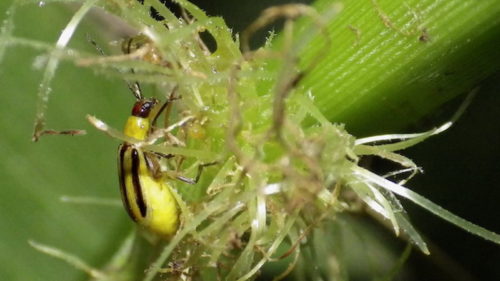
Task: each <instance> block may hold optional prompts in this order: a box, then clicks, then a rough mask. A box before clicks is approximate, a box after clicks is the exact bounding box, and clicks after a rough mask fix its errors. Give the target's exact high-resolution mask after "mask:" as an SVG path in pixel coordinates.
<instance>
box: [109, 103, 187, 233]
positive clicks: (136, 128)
mask: <svg viewBox="0 0 500 281" xmlns="http://www.w3.org/2000/svg"><path fill="white" fill-rule="evenodd" d="M167 103H168V102H166V103H165V104H164V105H163V106H161V107H160V105H159V102H158V100H156V99H144V98H139V99H138V100H137V101H136V103H135V104H134V106H133V108H132V113H131V116H130V117H128V119H127V122H126V123H125V127H124V134H125V135H126V136H128V137H131V138H134V139H137V140H139V141H145V140H146V138H147V137H148V136H149V134H150V133H151V130H152V126H153V123H154V121H155V119H156V118H157V117H158V115H159V114H161V112H162V111H163V109H164V108H165V107H166V105H167ZM159 157H163V156H159V155H157V154H155V153H152V152H148V151H144V150H143V149H142V148H141V146H140V143H139V144H134V143H129V142H124V143H122V144H121V145H120V146H119V147H118V178H119V182H120V193H121V198H122V202H123V205H124V207H125V209H126V211H127V213H128V214H129V216H130V217H131V218H132V219H133V220H134V221H135V222H137V223H138V224H139V225H141V226H143V227H144V228H146V229H147V230H149V231H151V232H153V233H156V234H158V235H160V236H161V237H164V238H169V237H171V236H172V235H173V234H175V232H176V231H177V229H178V226H179V211H178V206H177V202H176V199H175V197H174V196H173V195H172V186H171V185H170V184H169V182H168V176H167V175H166V174H165V173H163V172H162V171H161V168H160V159H159Z"/></svg>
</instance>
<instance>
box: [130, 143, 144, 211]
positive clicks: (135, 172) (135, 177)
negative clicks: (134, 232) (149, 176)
mask: <svg viewBox="0 0 500 281" xmlns="http://www.w3.org/2000/svg"><path fill="white" fill-rule="evenodd" d="M140 161H141V159H139V152H137V149H135V148H132V185H133V186H134V193H135V198H136V199H135V202H136V203H137V206H138V207H139V211H140V212H141V216H142V217H143V218H144V217H146V211H147V207H146V203H145V202H144V198H143V197H142V188H141V181H140V179H139V169H140Z"/></svg>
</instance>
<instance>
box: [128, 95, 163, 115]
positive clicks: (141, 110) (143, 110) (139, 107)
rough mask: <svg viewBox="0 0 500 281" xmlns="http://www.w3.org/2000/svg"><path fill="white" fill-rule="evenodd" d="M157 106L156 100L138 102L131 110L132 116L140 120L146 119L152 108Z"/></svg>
mask: <svg viewBox="0 0 500 281" xmlns="http://www.w3.org/2000/svg"><path fill="white" fill-rule="evenodd" d="M157 104H158V100H156V99H144V100H138V101H137V102H136V103H135V104H134V107H133V108H132V115H133V116H136V117H141V118H148V117H149V115H150V114H151V111H152V110H153V108H154V107H155V106H156V105H157Z"/></svg>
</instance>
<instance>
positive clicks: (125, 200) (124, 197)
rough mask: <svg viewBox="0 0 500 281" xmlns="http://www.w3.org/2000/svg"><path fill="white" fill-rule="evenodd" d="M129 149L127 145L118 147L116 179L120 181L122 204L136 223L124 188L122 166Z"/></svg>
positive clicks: (123, 168)
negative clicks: (117, 173)
mask: <svg viewBox="0 0 500 281" xmlns="http://www.w3.org/2000/svg"><path fill="white" fill-rule="evenodd" d="M128 148H129V146H128V145H126V144H123V145H121V146H120V152H119V153H120V154H119V162H118V169H119V171H120V173H119V175H118V179H119V181H120V193H121V194H122V201H123V204H124V205H125V210H126V211H127V213H128V215H129V216H130V217H131V218H132V219H133V220H134V221H137V219H136V217H135V216H134V213H133V212H132V208H130V201H129V198H128V194H127V189H126V187H125V178H124V177H125V167H124V165H123V159H124V158H125V152H126V151H127V149H128Z"/></svg>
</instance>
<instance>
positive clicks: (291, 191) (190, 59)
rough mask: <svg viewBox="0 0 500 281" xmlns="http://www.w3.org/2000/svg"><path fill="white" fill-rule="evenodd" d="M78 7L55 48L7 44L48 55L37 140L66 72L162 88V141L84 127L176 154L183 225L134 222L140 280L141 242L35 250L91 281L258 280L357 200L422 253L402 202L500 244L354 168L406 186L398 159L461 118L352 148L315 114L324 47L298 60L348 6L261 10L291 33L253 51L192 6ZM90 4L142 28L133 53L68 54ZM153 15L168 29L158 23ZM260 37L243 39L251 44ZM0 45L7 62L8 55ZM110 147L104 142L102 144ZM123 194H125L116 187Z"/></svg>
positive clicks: (172, 174)
mask: <svg viewBox="0 0 500 281" xmlns="http://www.w3.org/2000/svg"><path fill="white" fill-rule="evenodd" d="M82 2H83V5H82V6H81V7H80V8H79V10H78V11H77V12H76V13H75V14H74V16H73V18H72V19H71V21H70V23H69V24H68V25H67V27H66V28H65V29H64V30H63V32H62V34H61V36H60V38H59V40H58V42H57V45H56V47H55V48H53V47H51V46H49V45H47V44H43V43H39V44H38V45H37V44H35V43H36V42H28V43H26V42H24V41H21V40H20V39H16V38H11V39H10V41H9V43H10V44H26V45H29V46H32V47H35V48H41V49H46V50H48V53H47V61H46V67H45V74H44V78H43V81H42V84H41V87H40V92H39V105H38V114H37V119H36V124H35V137H36V138H39V137H40V136H41V135H43V134H44V133H55V132H53V131H47V130H45V125H46V124H45V117H44V116H45V113H46V112H47V111H49V112H50V107H49V108H47V100H48V97H49V92H50V82H51V79H52V77H53V76H54V75H55V74H54V72H55V69H56V68H57V65H58V63H59V61H60V60H71V61H74V62H75V63H76V64H78V65H80V66H83V67H90V68H92V69H94V70H95V71H96V73H104V74H106V75H109V76H114V77H117V78H119V79H124V80H126V81H129V83H133V82H135V81H138V82H139V83H140V84H141V85H146V84H153V85H155V86H156V89H157V90H156V92H155V95H156V97H157V98H158V99H160V100H162V101H166V100H169V101H170V105H169V110H167V112H166V113H165V114H164V115H165V118H159V120H158V122H157V124H156V127H155V130H154V131H153V132H151V134H149V135H148V136H147V138H145V139H144V140H137V139H134V138H131V136H130V135H128V136H127V135H125V134H123V133H121V130H120V129H114V128H112V127H110V126H109V125H107V123H106V120H101V119H99V117H98V116H97V117H94V116H90V115H89V116H88V120H89V122H91V124H93V125H94V126H95V127H96V129H98V130H102V131H104V132H105V133H107V134H108V135H110V136H111V137H113V138H116V139H119V140H120V141H122V142H127V143H131V144H134V145H135V146H137V147H140V148H141V150H142V151H147V152H150V153H156V154H157V155H158V154H161V155H170V156H169V157H165V158H158V159H160V160H159V162H160V164H161V169H162V171H163V172H164V173H165V174H166V175H168V177H164V180H165V181H167V182H168V185H164V186H163V188H171V190H170V191H171V192H172V194H173V196H174V197H175V201H176V204H177V208H178V213H179V215H178V216H179V222H180V224H179V227H178V230H177V232H176V233H175V235H173V237H171V238H170V239H168V241H165V240H162V239H161V238H160V239H158V238H157V237H155V235H154V233H153V234H152V235H151V234H149V233H147V230H146V231H144V229H143V228H142V226H141V225H140V223H139V225H138V228H139V230H140V231H139V233H140V234H141V235H145V236H148V239H149V240H150V241H151V243H152V244H154V245H155V247H156V248H157V249H158V251H157V252H156V253H157V254H156V255H155V256H154V257H153V258H151V259H149V260H148V262H147V264H146V267H145V268H140V269H139V270H137V271H136V272H132V271H131V270H130V268H135V265H132V264H131V263H132V262H133V261H134V259H133V258H130V259H128V258H129V257H131V256H133V255H134V254H137V253H136V251H134V250H133V249H134V247H135V246H134V243H137V239H139V238H136V237H134V236H131V237H130V238H129V239H128V240H127V241H126V242H125V243H124V245H123V246H122V248H121V249H120V251H118V252H117V255H116V256H115V257H114V258H113V259H111V260H110V262H109V264H108V266H107V267H104V268H102V269H94V268H92V267H90V266H88V265H86V263H85V262H83V261H81V260H80V259H79V258H77V257H76V256H73V255H71V254H67V253H63V252H61V251H59V250H57V249H55V248H52V247H49V246H45V245H42V244H39V243H37V242H31V244H32V245H33V246H34V247H35V248H37V249H39V250H41V251H43V252H46V253H48V254H50V255H53V256H57V257H60V258H62V259H64V260H66V261H67V262H69V263H71V264H73V265H74V266H76V267H78V268H80V269H82V270H84V271H86V272H87V273H89V275H90V276H91V277H92V278H94V279H95V280H147V281H149V280H178V278H181V279H182V280H250V279H253V278H255V277H256V276H257V275H258V273H259V271H260V270H261V268H262V266H263V265H264V264H266V263H267V262H270V261H273V260H276V259H280V258H282V257H291V258H288V259H287V262H288V263H289V266H288V267H287V268H286V270H285V272H283V276H284V275H286V274H287V273H289V271H291V270H293V267H294V264H295V263H296V262H297V261H298V260H299V259H300V257H301V246H300V244H301V243H303V242H305V241H307V240H308V239H309V236H310V234H311V233H312V232H314V231H315V229H316V228H321V226H322V224H324V223H325V222H327V221H332V220H335V219H336V216H337V214H340V213H342V212H349V211H351V210H352V209H353V208H354V207H353V206H354V205H357V204H359V201H360V200H361V201H363V202H364V203H365V204H366V205H367V206H368V207H369V208H371V209H372V210H373V211H375V212H376V213H378V214H379V215H380V216H381V217H383V218H384V219H386V220H387V221H388V222H390V225H391V226H392V228H393V230H394V232H395V234H396V235H399V234H400V233H404V234H405V237H407V238H408V240H409V241H411V242H412V243H413V244H414V245H415V246H416V247H418V248H419V249H420V250H421V251H422V252H424V253H428V249H427V246H426V244H425V242H424V241H423V239H422V238H421V237H420V235H419V234H418V232H417V231H416V230H415V229H414V228H413V226H412V225H411V223H410V222H409V220H408V217H407V215H406V214H405V213H404V210H403V208H402V206H401V204H400V203H399V201H398V199H397V198H396V196H395V195H399V196H402V197H405V198H407V199H409V200H411V201H413V202H414V203H416V204H418V205H420V206H422V207H424V208H426V209H427V210H429V211H430V212H433V213H435V214H436V215H438V216H441V217H442V218H443V219H445V220H448V221H450V222H451V223H454V224H456V225H458V226H460V227H462V228H464V229H466V230H468V231H470V232H472V233H474V234H477V235H479V236H482V237H483V238H485V239H489V240H491V241H494V242H496V243H500V237H499V235H497V234H494V233H491V232H488V231H487V230H485V229H483V228H481V227H479V226H476V225H474V224H472V223H469V222H467V221H465V220H463V219H461V218H459V217H457V216H454V215H453V214H451V213H449V212H447V211H446V210H444V209H442V208H440V207H439V206H437V205H435V204H433V203H432V202H430V201H428V200H427V199H425V198H423V197H421V196H419V195H418V194H416V193H414V192H412V191H411V190H409V189H407V188H405V187H404V186H403V185H402V184H403V183H404V182H406V181H404V182H399V183H396V182H392V181H390V180H389V179H388V178H390V176H391V175H389V176H381V175H377V174H375V173H373V172H371V171H370V170H369V169H367V168H363V167H361V166H359V160H360V158H361V157H364V156H367V155H376V156H379V157H381V158H385V159H387V160H388V161H393V162H395V163H397V164H399V165H401V169H399V170H396V171H393V173H392V175H395V174H401V173H406V174H408V175H409V176H408V178H410V177H411V176H413V174H414V173H416V172H417V170H418V168H417V166H416V165H415V164H414V163H413V162H412V161H411V160H410V159H408V158H406V157H404V156H402V155H401V154H398V153H397V152H396V151H398V150H402V149H404V148H407V147H409V146H412V145H414V144H416V143H418V142H420V141H422V140H424V139H426V138H427V137H429V136H432V135H434V134H437V133H439V132H441V131H443V130H445V129H446V128H447V127H449V126H450V125H451V124H452V122H453V121H455V119H456V118H453V119H452V120H451V121H450V122H448V123H446V124H444V125H443V126H441V127H439V128H437V129H434V130H431V131H428V132H425V133H420V134H407V135H397V134H395V135H381V136H373V137H368V138H363V139H356V138H355V137H353V136H352V135H350V134H349V133H348V132H347V131H346V130H345V129H344V126H343V125H342V124H333V123H331V122H330V121H329V120H328V118H326V117H325V116H324V115H323V113H322V112H320V110H319V109H318V108H317V107H316V105H315V100H314V96H315V93H314V92H313V91H311V89H308V88H306V87H304V86H301V83H300V82H301V79H302V78H304V77H307V75H308V71H310V70H311V69H314V67H315V66H316V62H317V61H318V59H319V58H321V56H322V48H319V49H318V51H317V54H313V55H312V58H309V62H307V63H306V65H303V64H304V63H303V62H302V61H300V58H299V57H300V54H301V51H302V48H303V47H304V46H307V44H308V43H310V40H312V38H313V37H314V36H315V35H316V36H322V37H323V40H322V42H321V43H320V45H324V46H328V45H329V44H330V38H328V32H327V30H326V29H325V28H324V25H323V24H324V22H326V21H328V20H329V19H330V18H332V17H335V16H336V15H337V14H338V13H339V12H341V9H342V7H341V6H339V5H332V6H330V7H329V8H328V9H326V10H325V11H322V12H321V13H318V12H315V11H314V10H312V9H311V8H309V7H307V6H303V5H288V6H281V7H274V8H271V9H270V10H266V12H265V13H264V16H263V17H261V18H260V21H259V20H258V21H256V24H255V25H253V27H254V29H258V28H260V27H261V26H263V25H265V24H267V23H268V22H269V21H271V20H273V19H275V18H280V17H282V18H284V19H285V28H284V32H283V33H284V35H282V36H281V37H279V38H278V39H276V40H273V39H269V40H268V42H267V43H266V45H265V46H263V47H260V48H258V49H256V50H254V51H250V50H248V51H245V52H242V51H240V42H239V38H238V36H236V35H235V34H233V33H232V31H231V30H230V29H229V28H228V27H227V26H226V24H225V23H224V20H223V19H222V18H219V17H210V16H207V15H206V14H205V13H204V12H203V11H202V10H200V9H199V8H197V7H196V6H194V5H193V4H191V3H189V2H188V1H180V0H179V1H175V2H176V3H177V4H178V5H179V6H180V7H182V9H183V11H184V14H183V16H182V17H180V18H179V17H178V16H177V15H175V14H173V13H172V12H171V11H169V10H168V9H167V8H165V7H164V6H163V5H162V4H161V3H159V2H157V1H144V2H145V3H144V4H141V3H139V2H137V1H95V0H88V1H82ZM94 5H97V6H99V8H101V9H104V10H106V11H107V12H109V13H112V14H114V15H116V16H118V17H119V18H120V19H121V20H122V21H123V24H127V25H129V26H130V27H132V28H134V29H135V30H136V31H137V34H140V35H139V36H140V37H135V38H138V39H137V40H140V41H138V42H139V44H138V45H136V46H134V47H133V48H128V49H127V48H126V50H127V51H126V52H125V54H121V53H116V54H108V55H107V56H103V55H100V54H98V53H97V52H96V54H92V53H88V52H82V51H78V50H70V49H68V48H66V45H67V42H68V41H69V40H70V39H71V36H72V32H73V31H74V29H75V28H76V27H77V26H78V23H79V21H80V20H81V19H82V18H83V17H84V16H85V14H86V13H87V12H88V11H89V9H90V8H91V7H93V6H94ZM150 6H151V7H150ZM151 8H154V9H155V10H156V11H157V12H158V13H159V14H161V15H162V17H164V20H161V21H158V20H155V19H152V18H151V17H150V10H151ZM14 9H15V6H13V8H12V9H11V10H12V11H14ZM297 17H308V18H310V19H312V22H313V24H311V25H310V26H308V27H307V28H305V29H302V30H301V31H300V32H294V31H293V27H294V22H293V20H294V19H295V18H297ZM9 28H10V27H9V20H7V21H6V22H5V23H4V26H3V29H2V33H3V35H4V36H6V34H8V33H9ZM252 32H253V30H250V32H248V33H246V34H244V35H243V36H245V37H243V38H242V39H244V41H247V39H248V38H249V37H251V35H252ZM200 34H203V36H206V35H207V34H209V36H211V37H212V38H213V40H214V41H215V46H213V47H210V48H209V47H207V46H206V44H205V43H204V41H203V39H202V38H204V37H203V36H200ZM16 40H17V41H16ZM130 42H134V41H130ZM1 47H4V46H0V52H2V51H4V49H2V48H1ZM243 49H245V48H243ZM315 56H317V58H318V59H316V57H315ZM299 61H300V63H298V62H299ZM299 65H300V67H299ZM108 94H110V95H113V94H114V93H108ZM143 94H144V95H145V96H149V95H152V93H149V92H143ZM130 97H131V103H130V104H131V105H132V103H133V102H132V101H133V96H132V95H130ZM462 111H463V108H461V109H460V110H459V112H458V113H461V112H462ZM458 115H459V114H457V116H458ZM162 119H165V120H162ZM49 125H50V124H49ZM75 132H76V131H69V132H67V133H75ZM102 138H103V141H105V140H104V138H105V136H104V135H102ZM67 141H68V142H70V141H72V140H71V139H68V140H67ZM206 163H215V164H213V165H210V166H207V167H206V168H205V169H204V171H203V173H202V177H201V180H200V181H199V182H198V183H196V184H194V185H190V184H188V183H186V182H183V181H180V180H178V179H177V178H176V177H177V176H181V177H194V176H195V175H196V172H197V170H198V167H199V165H202V164H206ZM91 180H92V179H89V181H91ZM89 184H91V183H90V182H89ZM115 188H116V189H117V190H118V185H117V187H115ZM89 195H91V194H89ZM352 195H355V196H352ZM117 196H118V193H117ZM123 213H124V214H125V212H123ZM172 216H177V214H174V213H173V214H172ZM139 222H140V221H139ZM33 238H34V239H35V240H36V237H33ZM134 241H135V242H134ZM55 246H56V247H57V245H55ZM333 255H334V254H333ZM311 263H313V262H311ZM332 278H333V276H332Z"/></svg>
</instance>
